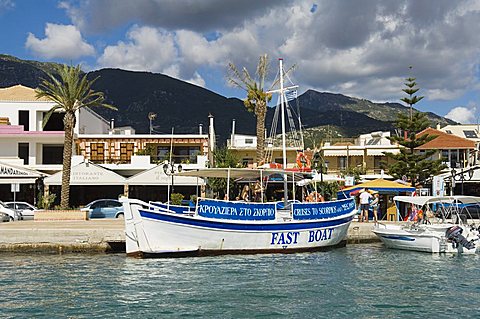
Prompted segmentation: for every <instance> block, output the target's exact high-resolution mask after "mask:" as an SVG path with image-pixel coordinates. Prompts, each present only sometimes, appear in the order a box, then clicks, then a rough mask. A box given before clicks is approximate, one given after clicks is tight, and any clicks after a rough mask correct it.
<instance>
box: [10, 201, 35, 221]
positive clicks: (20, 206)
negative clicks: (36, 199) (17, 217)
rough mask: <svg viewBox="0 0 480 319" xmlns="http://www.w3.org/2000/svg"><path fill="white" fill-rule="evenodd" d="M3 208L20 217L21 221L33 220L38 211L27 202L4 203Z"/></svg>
mask: <svg viewBox="0 0 480 319" xmlns="http://www.w3.org/2000/svg"><path fill="white" fill-rule="evenodd" d="M5 206H6V207H7V208H10V209H12V210H14V211H16V212H18V213H20V214H21V215H22V218H21V219H33V217H34V215H35V212H36V211H38V209H37V208H36V207H35V206H33V205H32V204H30V203H27V202H5Z"/></svg>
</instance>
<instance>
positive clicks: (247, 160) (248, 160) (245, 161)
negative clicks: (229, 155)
mask: <svg viewBox="0 0 480 319" xmlns="http://www.w3.org/2000/svg"><path fill="white" fill-rule="evenodd" d="M249 164H253V158H251V157H247V158H244V159H242V165H243V166H244V167H248V165H249Z"/></svg>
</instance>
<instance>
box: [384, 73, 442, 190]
mask: <svg viewBox="0 0 480 319" xmlns="http://www.w3.org/2000/svg"><path fill="white" fill-rule="evenodd" d="M406 81H407V83H405V85H406V86H407V88H405V89H403V90H402V91H403V92H405V93H406V94H408V95H409V96H408V97H404V98H402V99H401V101H403V102H405V103H406V104H408V105H409V107H410V114H409V116H408V115H406V114H404V113H399V114H398V118H397V121H396V127H397V128H398V131H399V134H398V135H397V136H391V137H390V138H389V139H390V140H391V141H392V142H394V143H397V144H399V145H401V146H403V148H401V149H400V153H399V154H392V153H386V154H385V155H386V156H387V157H390V158H392V159H394V160H395V162H394V163H393V164H391V165H389V166H388V173H389V174H390V175H392V176H394V177H395V178H402V177H403V176H406V177H407V179H408V180H409V181H410V183H411V185H412V186H413V187H415V186H416V185H417V182H420V183H423V182H424V181H425V180H426V179H428V178H429V177H430V176H434V175H437V174H439V173H440V172H441V171H442V170H443V169H444V168H445V167H446V166H445V165H443V164H442V160H441V159H439V160H431V159H430V157H431V156H432V155H433V154H435V153H436V152H437V150H426V151H425V152H424V153H420V152H418V151H416V150H415V149H416V148H417V147H419V146H422V145H424V144H425V143H427V142H430V141H431V140H433V139H435V138H436V137H437V136H435V135H428V134H418V133H420V132H422V131H423V130H425V129H426V128H427V127H429V126H430V121H429V120H428V118H427V116H426V115H425V114H424V113H420V112H418V111H416V110H414V109H413V106H414V105H415V104H416V103H418V102H419V101H420V100H421V99H423V96H420V97H419V96H416V95H414V94H415V93H416V92H417V91H418V90H419V89H418V88H417V87H416V85H417V83H416V82H415V78H408V79H406Z"/></svg>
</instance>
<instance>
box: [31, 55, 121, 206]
mask: <svg viewBox="0 0 480 319" xmlns="http://www.w3.org/2000/svg"><path fill="white" fill-rule="evenodd" d="M54 70H55V71H56V73H57V76H55V75H53V74H52V73H47V76H48V78H47V79H42V81H41V83H40V85H39V87H38V88H37V89H36V90H35V91H36V97H37V98H41V97H45V98H47V99H49V100H50V101H52V102H54V103H55V106H53V107H52V108H51V109H50V110H49V111H48V112H47V114H45V116H44V118H43V126H45V125H46V124H47V122H48V120H49V119H50V116H51V115H52V114H53V113H54V112H55V111H63V112H65V116H64V118H63V126H64V130H65V141H64V147H63V171H62V191H61V197H60V206H61V208H62V209H67V208H68V207H69V201H70V170H71V164H72V147H73V128H74V127H75V123H76V115H75V112H76V111H77V110H79V109H81V108H83V107H87V108H89V107H92V106H103V107H107V108H110V109H114V110H116V108H115V107H113V106H111V105H108V104H105V103H104V101H105V97H104V95H103V93H102V92H95V91H93V90H92V88H91V87H92V85H93V83H94V82H95V81H96V80H97V79H98V77H97V78H95V79H94V80H92V81H90V80H88V79H87V75H86V74H83V72H82V70H81V69H80V65H77V66H76V67H73V66H67V65H65V64H63V65H56V66H55V68H54Z"/></svg>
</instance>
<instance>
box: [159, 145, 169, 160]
mask: <svg viewBox="0 0 480 319" xmlns="http://www.w3.org/2000/svg"><path fill="white" fill-rule="evenodd" d="M169 155H170V147H169V146H157V160H158V161H161V162H163V161H165V160H167V161H170V158H169Z"/></svg>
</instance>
